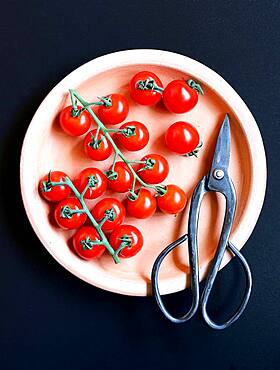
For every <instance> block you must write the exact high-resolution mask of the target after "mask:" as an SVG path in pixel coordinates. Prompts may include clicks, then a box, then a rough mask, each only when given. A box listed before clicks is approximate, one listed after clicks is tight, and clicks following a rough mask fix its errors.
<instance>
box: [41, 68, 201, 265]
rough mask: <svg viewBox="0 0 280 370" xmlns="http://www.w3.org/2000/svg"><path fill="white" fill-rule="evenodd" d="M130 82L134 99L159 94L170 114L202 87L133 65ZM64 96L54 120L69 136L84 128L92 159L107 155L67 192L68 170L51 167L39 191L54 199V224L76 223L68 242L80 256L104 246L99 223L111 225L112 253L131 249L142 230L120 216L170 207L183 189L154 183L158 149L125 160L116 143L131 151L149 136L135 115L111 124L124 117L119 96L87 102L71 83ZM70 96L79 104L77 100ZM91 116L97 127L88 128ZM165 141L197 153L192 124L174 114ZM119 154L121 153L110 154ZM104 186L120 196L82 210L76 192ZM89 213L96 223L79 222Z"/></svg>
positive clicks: (179, 204) (139, 242) (91, 194)
mask: <svg viewBox="0 0 280 370" xmlns="http://www.w3.org/2000/svg"><path fill="white" fill-rule="evenodd" d="M129 90H130V95H131V97H132V99H133V100H134V101H135V102H137V103H139V104H142V105H154V104H157V103H158V102H159V101H160V100H161V99H162V101H163V104H164V105H165V107H166V108H167V109H168V110H169V111H170V112H173V113H177V114H179V113H185V112H187V111H189V110H191V109H192V108H194V106H195V105H196V104H197V102H198V93H201V94H203V91H202V89H201V87H200V85H198V84H197V83H195V82H194V81H193V80H188V81H184V80H174V81H171V82H170V83H169V84H168V85H167V86H166V87H165V89H164V88H163V84H162V82H161V80H160V79H159V77H158V76H157V75H155V74H154V73H152V72H147V71H142V72H139V73H137V74H136V75H135V76H134V77H133V78H132V79H131V81H130V84H129ZM70 96H71V101H72V105H70V106H67V107H65V108H64V109H63V110H62V111H61V112H60V115H59V121H60V125H61V128H62V129H63V130H64V131H65V132H66V133H67V134H69V135H71V136H81V135H84V134H86V135H85V137H84V151H85V154H86V155H87V156H88V157H89V158H91V159H92V160H94V161H103V160H105V159H107V158H109V157H110V156H111V155H112V154H113V152H114V160H113V163H112V165H111V167H110V168H109V169H108V170H107V171H106V172H105V173H103V172H102V171H100V170H99V169H98V168H96V167H90V168H85V169H84V170H82V171H81V172H80V173H79V174H78V175H77V176H76V178H75V179H74V181H73V182H71V184H73V187H75V189H76V190H75V191H76V193H77V194H78V197H77V196H76V197H74V196H73V188H72V189H71V186H69V184H68V185H67V184H65V179H66V178H68V179H69V177H68V176H67V174H65V173H64V172H61V171H53V172H50V173H49V174H47V175H45V176H44V177H43V178H42V179H41V181H40V185H39V187H40V190H41V194H42V195H43V197H44V198H45V199H46V200H48V201H51V202H57V203H58V204H57V205H56V207H55V211H54V217H55V220H56V222H57V224H58V226H60V227H61V228H63V229H78V231H77V232H76V234H75V235H74V237H73V245H74V248H75V250H76V252H77V253H78V255H79V256H81V257H83V258H85V259H92V258H97V257H100V256H101V255H102V254H103V253H104V251H105V249H106V243H105V245H104V242H103V241H104V238H105V236H104V234H103V231H104V232H105V233H107V232H111V235H110V237H109V243H110V245H111V247H112V248H113V249H114V250H115V251H118V253H119V256H121V257H132V256H134V255H135V254H136V253H138V252H139V251H140V249H141V248H142V246H143V236H142V234H141V232H140V231H139V230H138V229H137V228H136V227H135V226H133V225H124V224H122V223H123V221H124V219H125V215H126V213H128V214H129V215H130V216H133V217H136V218H140V219H145V218H148V217H151V216H152V215H153V214H154V213H155V211H156V209H157V207H158V208H159V209H160V210H161V211H162V212H165V213H170V214H177V213H179V212H181V211H182V210H183V209H184V207H185V205H186V202H187V198H186V194H185V192H184V191H183V190H182V189H181V188H180V187H178V186H177V185H174V184H169V185H162V184H161V183H162V182H163V181H164V180H165V178H166V177H167V175H168V173H169V165H168V161H167V159H166V158H165V157H164V156H162V155H160V154H157V153H152V154H147V155H145V156H144V157H143V158H141V159H140V160H128V159H126V158H125V156H124V155H123V154H122V152H121V151H120V150H119V146H120V147H122V148H124V149H125V150H128V151H133V152H135V151H138V150H141V149H143V148H144V147H145V146H146V145H147V144H148V141H149V136H150V135H149V131H148V129H147V127H146V126H145V124H143V123H141V122H138V121H130V122H126V123H123V124H122V125H121V126H120V127H119V128H118V129H113V128H110V126H112V125H117V124H120V123H122V122H123V121H124V120H125V119H126V118H127V115H128V112H129V103H128V101H127V99H126V98H125V96H123V95H121V94H110V95H108V96H104V97H100V98H99V101H96V102H90V103H87V102H85V101H84V100H83V99H82V98H81V97H79V96H78V94H77V93H73V92H71V90H70ZM77 100H78V101H80V102H79V103H81V102H82V104H81V105H79V104H78V101H77ZM93 106H97V111H96V113H93V111H92V110H91V108H92V107H93ZM93 121H95V123H96V128H94V129H93V130H90V127H91V124H92V122H93ZM108 126H109V128H108ZM89 130H90V131H89ZM165 142H166V145H167V147H168V148H169V149H170V150H171V151H173V152H176V153H179V154H182V155H186V156H191V155H195V156H196V155H197V151H198V149H199V147H200V137H199V134H198V132H197V130H196V128H195V127H194V126H193V125H192V124H190V123H188V122H184V121H177V122H174V123H173V124H172V125H171V126H170V127H169V128H168V130H167V131H166V134H165ZM118 158H120V159H121V160H120V161H117V159H118ZM137 187H138V188H137ZM107 188H109V189H111V190H113V191H115V192H117V193H127V197H126V199H125V201H124V202H123V203H122V202H120V201H119V200H118V199H115V198H112V197H110V198H104V199H102V200H100V201H99V202H97V203H96V204H95V206H94V207H93V209H92V210H91V211H89V210H88V209H87V206H86V204H85V203H84V201H83V199H96V198H98V197H99V196H101V195H103V194H104V193H105V192H106V190H107ZM150 189H151V190H150ZM89 212H90V214H89ZM92 217H93V219H94V220H93V219H92ZM88 218H90V219H91V220H92V222H93V221H96V223H95V224H94V226H95V227H93V226H83V225H84V224H85V223H86V221H87V219H88ZM97 225H98V226H97ZM102 238H103V239H102Z"/></svg>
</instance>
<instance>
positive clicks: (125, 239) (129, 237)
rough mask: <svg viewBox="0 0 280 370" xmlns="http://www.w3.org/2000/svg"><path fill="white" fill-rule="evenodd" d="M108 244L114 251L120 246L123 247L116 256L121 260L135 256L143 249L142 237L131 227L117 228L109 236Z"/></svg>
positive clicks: (121, 226)
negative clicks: (121, 258)
mask: <svg viewBox="0 0 280 370" xmlns="http://www.w3.org/2000/svg"><path fill="white" fill-rule="evenodd" d="M109 242H110V244H111V246H112V248H113V249H114V250H115V251H116V250H117V249H118V248H119V247H120V246H121V245H123V246H125V245H127V246H125V247H124V248H123V249H122V250H121V251H120V252H119V253H118V255H119V256H120V257H123V258H129V257H133V256H135V255H136V254H137V253H138V252H139V251H140V250H141V249H142V247H143V243H144V240H143V235H142V234H141V232H140V231H139V230H138V229H137V228H136V227H135V226H132V225H120V226H117V227H116V228H115V229H114V230H113V232H112V234H111V235H110V239H109Z"/></svg>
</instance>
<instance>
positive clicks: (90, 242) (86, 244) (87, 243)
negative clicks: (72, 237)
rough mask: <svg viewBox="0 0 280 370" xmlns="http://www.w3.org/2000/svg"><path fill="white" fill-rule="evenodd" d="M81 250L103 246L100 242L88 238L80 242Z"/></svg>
mask: <svg viewBox="0 0 280 370" xmlns="http://www.w3.org/2000/svg"><path fill="white" fill-rule="evenodd" d="M80 243H81V244H82V249H83V250H91V249H92V248H93V247H94V246H97V245H101V244H103V243H102V242H101V240H91V239H90V237H89V236H87V237H86V238H85V239H83V240H81V241H80Z"/></svg>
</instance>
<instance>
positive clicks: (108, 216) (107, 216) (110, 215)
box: [99, 208, 117, 228]
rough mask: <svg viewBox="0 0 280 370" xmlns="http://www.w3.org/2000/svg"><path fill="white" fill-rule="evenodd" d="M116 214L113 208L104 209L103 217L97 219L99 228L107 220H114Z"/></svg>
mask: <svg viewBox="0 0 280 370" xmlns="http://www.w3.org/2000/svg"><path fill="white" fill-rule="evenodd" d="M116 216H117V215H116V212H115V210H114V208H110V209H106V211H105V212H104V217H102V218H101V220H99V227H100V228H101V227H102V226H103V225H104V223H105V222H106V221H107V220H108V221H114V220H115V218H116Z"/></svg>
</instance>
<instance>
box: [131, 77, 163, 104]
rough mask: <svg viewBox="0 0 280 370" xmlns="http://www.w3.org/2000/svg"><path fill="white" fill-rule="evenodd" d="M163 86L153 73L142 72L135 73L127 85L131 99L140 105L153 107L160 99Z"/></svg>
mask: <svg viewBox="0 0 280 370" xmlns="http://www.w3.org/2000/svg"><path fill="white" fill-rule="evenodd" d="M162 90H163V85H162V82H161V80H160V79H159V78H158V76H157V75H156V74H155V73H152V72H148V71H142V72H139V73H137V74H136V75H135V76H134V77H133V78H132V79H131V81H130V83H129V91H130V95H131V97H132V99H133V100H134V101H135V102H136V103H138V104H142V105H154V104H156V103H158V102H159V101H160V99H161V94H162Z"/></svg>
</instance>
